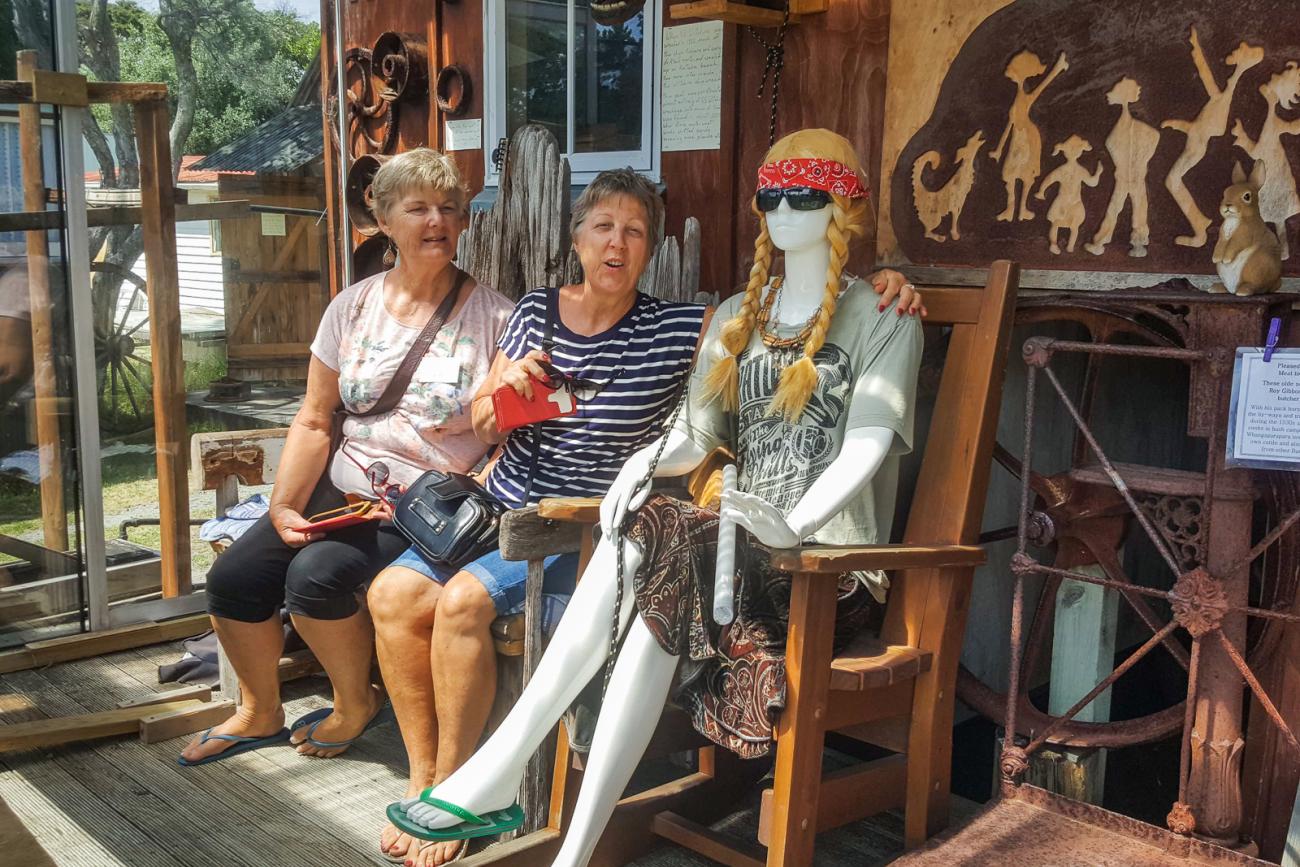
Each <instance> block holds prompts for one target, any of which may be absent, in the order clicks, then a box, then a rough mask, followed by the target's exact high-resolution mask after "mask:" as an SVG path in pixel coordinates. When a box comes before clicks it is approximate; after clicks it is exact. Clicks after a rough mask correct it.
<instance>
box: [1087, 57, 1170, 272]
mask: <svg viewBox="0 0 1300 867" xmlns="http://www.w3.org/2000/svg"><path fill="white" fill-rule="evenodd" d="M1141 97H1142V88H1141V87H1139V86H1138V83H1137V82H1136V81H1134V80H1133V79H1131V78H1121V79H1120V80H1119V82H1118V83H1117V84H1116V85H1115V86H1114V87H1112V88H1111V89H1110V92H1109V93H1107V94H1106V101H1107V102H1108V103H1110V104H1111V105H1118V106H1119V120H1117V121H1115V126H1114V127H1112V128H1111V131H1110V134H1109V135H1108V136H1106V152H1107V153H1109V154H1110V161H1111V162H1112V163H1113V164H1114V166H1115V188H1114V190H1112V191H1111V194H1110V204H1108V205H1107V206H1106V216H1105V217H1104V218H1103V219H1102V221H1101V226H1100V227H1099V228H1098V229H1097V234H1095V235H1093V237H1092V241H1091V242H1089V243H1087V244H1084V245H1083V248H1084V249H1085V250H1087V251H1088V252H1089V253H1092V254H1093V255H1095V256H1100V255H1101V254H1102V253H1103V252H1105V250H1106V245H1107V244H1109V243H1110V241H1111V238H1112V237H1113V236H1114V234H1115V223H1116V222H1117V221H1118V220H1119V215H1120V213H1121V212H1122V211H1123V210H1124V204H1125V203H1126V202H1130V201H1131V202H1132V203H1133V207H1132V212H1131V214H1130V217H1131V219H1130V222H1131V224H1132V228H1131V231H1130V232H1129V249H1128V254H1129V255H1130V256H1134V257H1137V258H1140V257H1142V256H1145V255H1146V254H1147V243H1148V242H1149V241H1150V239H1151V228H1150V226H1148V225H1147V166H1148V164H1149V163H1150V162H1151V157H1152V156H1154V155H1155V152H1156V148H1157V147H1158V146H1159V145H1160V131H1159V130H1158V129H1156V128H1155V127H1153V126H1151V124H1149V123H1144V122H1142V121H1140V120H1138V119H1137V118H1135V117H1133V115H1132V114H1131V113H1130V112H1129V106H1130V105H1132V104H1133V103H1135V102H1137V101H1138V100H1139V99H1140V98H1141Z"/></svg>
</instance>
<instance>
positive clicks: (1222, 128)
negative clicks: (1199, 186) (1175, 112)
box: [1160, 27, 1264, 247]
mask: <svg viewBox="0 0 1300 867" xmlns="http://www.w3.org/2000/svg"><path fill="white" fill-rule="evenodd" d="M1190 42H1191V46H1192V62H1193V63H1195V64H1196V72H1197V74H1198V75H1199V76H1200V78H1201V85H1202V86H1203V87H1204V88H1205V95H1206V96H1207V97H1209V98H1208V99H1207V100H1206V102H1205V105H1204V106H1203V107H1202V108H1201V112H1200V114H1198V115H1197V116H1196V118H1195V119H1194V120H1190V121H1188V120H1178V119H1177V118H1173V119H1170V120H1166V121H1165V122H1163V123H1162V124H1160V126H1161V127H1163V128H1165V129H1174V130H1178V131H1179V132H1181V133H1184V134H1185V135H1186V136H1187V143H1186V144H1185V145H1184V146H1183V152H1182V153H1181V154H1179V155H1178V159H1177V160H1175V161H1174V164H1173V166H1172V167H1171V168H1170V169H1169V174H1168V176H1166V177H1165V188H1166V189H1168V190H1169V192H1170V194H1171V195H1172V196H1173V197H1174V201H1176V202H1178V207H1179V208H1181V209H1182V212H1183V216H1185V217H1186V218H1187V222H1188V223H1189V224H1190V225H1191V227H1192V234H1190V235H1179V236H1178V237H1177V238H1175V239H1174V242H1175V243H1177V244H1179V245H1180V246H1183V247H1202V246H1204V245H1205V239H1206V234H1205V230H1206V229H1208V228H1209V227H1210V218H1209V217H1207V216H1205V214H1203V213H1201V209H1200V208H1198V207H1197V206H1196V200H1195V199H1193V198H1192V194H1191V191H1190V190H1188V189H1187V185H1186V184H1184V183H1183V176H1184V175H1186V174H1187V173H1188V172H1189V171H1191V170H1192V168H1193V167H1195V166H1196V164H1197V163H1199V162H1200V161H1201V160H1202V159H1203V158H1204V157H1205V150H1206V148H1207V147H1208V146H1209V143H1210V139H1213V138H1218V137H1219V136H1221V135H1223V134H1225V133H1226V132H1227V131H1228V109H1229V108H1230V107H1231V105H1232V94H1233V93H1234V92H1235V91H1236V89H1237V82H1238V81H1240V80H1241V76H1242V75H1244V74H1245V73H1246V70H1248V69H1250V68H1252V67H1254V66H1255V65H1256V64H1258V63H1259V62H1260V61H1261V60H1263V59H1264V49H1263V48H1260V47H1259V46H1257V45H1247V44H1246V43H1245V42H1243V43H1241V44H1240V45H1238V46H1237V47H1236V48H1235V49H1234V50H1233V52H1232V53H1231V54H1229V55H1228V56H1227V57H1226V58H1225V59H1224V62H1225V63H1227V64H1228V65H1229V66H1231V67H1232V75H1230V76H1228V85H1227V87H1224V88H1223V89H1222V90H1220V89H1219V84H1218V82H1216V81H1215V80H1214V73H1213V72H1211V71H1210V65H1209V64H1208V63H1206V61H1205V52H1203V51H1202V50H1201V41H1200V38H1199V37H1198V36H1197V35H1196V28H1195V27H1193V28H1192V35H1191V38H1190Z"/></svg>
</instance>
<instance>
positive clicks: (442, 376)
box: [415, 356, 460, 385]
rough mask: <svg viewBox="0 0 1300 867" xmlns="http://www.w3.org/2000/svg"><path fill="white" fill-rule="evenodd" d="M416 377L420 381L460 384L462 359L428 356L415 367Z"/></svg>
mask: <svg viewBox="0 0 1300 867" xmlns="http://www.w3.org/2000/svg"><path fill="white" fill-rule="evenodd" d="M415 379H416V380H418V381H419V382H431V383H445V384H446V385H459V384H460V359H459V358H446V357H445V356H444V357H432V356H428V357H426V358H425V359H424V360H423V361H421V362H420V366H419V367H417V368H416V369H415Z"/></svg>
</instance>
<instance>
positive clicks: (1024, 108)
mask: <svg viewBox="0 0 1300 867" xmlns="http://www.w3.org/2000/svg"><path fill="white" fill-rule="evenodd" d="M1069 68H1070V64H1069V63H1067V62H1066V60H1065V55H1064V54H1062V55H1061V56H1060V57H1058V58H1056V65H1055V66H1053V67H1052V71H1051V72H1050V73H1049V74H1048V76H1047V78H1046V79H1044V80H1043V83H1042V84H1040V85H1038V87H1037V88H1034V89H1032V90H1031V89H1029V88H1027V87H1026V86H1025V82H1027V81H1028V80H1029V79H1031V78H1036V77H1038V76H1040V75H1042V74H1043V73H1044V72H1045V71H1046V69H1047V67H1045V66H1043V61H1041V60H1039V59H1038V55H1037V54H1034V53H1033V52H1032V51H1022V52H1020V53H1019V54H1017V55H1016V56H1015V57H1013V58H1011V62H1010V63H1008V64H1007V69H1006V76H1007V78H1009V79H1011V80H1012V81H1014V82H1015V83H1016V98H1015V101H1014V102H1012V103H1011V111H1010V112H1009V114H1008V117H1007V126H1006V129H1004V130H1003V131H1002V137H1001V138H999V139H998V146H997V147H996V148H994V149H993V151H992V152H991V153H990V154H989V156H990V157H991V158H992V159H993V160H994V161H995V162H996V161H1001V160H1002V155H1003V153H1005V154H1006V157H1007V158H1006V161H1005V162H1003V163H1002V181H1003V183H1005V184H1006V187H1007V207H1006V210H1004V211H1003V212H1002V213H1000V214H998V219H999V220H1001V221H1002V222H1010V221H1012V220H1015V219H1021V220H1032V219H1033V218H1034V212H1033V211H1031V210H1029V191H1030V190H1031V189H1032V188H1033V186H1034V181H1036V180H1038V175H1039V174H1040V173H1041V172H1042V162H1041V161H1042V151H1043V137H1042V135H1041V134H1040V133H1039V132H1038V126H1037V125H1036V124H1035V123H1034V121H1033V118H1031V117H1030V116H1029V111H1030V109H1032V108H1033V107H1034V103H1035V102H1036V101H1037V100H1038V97H1040V96H1042V94H1043V91H1044V90H1046V89H1047V86H1048V85H1049V84H1051V83H1052V81H1053V80H1055V78H1056V76H1058V75H1060V74H1061V73H1062V72H1064V71H1065V70H1067V69H1069ZM1017 183H1019V184H1020V185H1021V188H1020V191H1019V211H1017V201H1016V196H1017V193H1016V184H1017Z"/></svg>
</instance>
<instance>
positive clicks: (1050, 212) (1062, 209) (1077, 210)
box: [1035, 135, 1102, 254]
mask: <svg viewBox="0 0 1300 867" xmlns="http://www.w3.org/2000/svg"><path fill="white" fill-rule="evenodd" d="M1090 150H1092V145H1090V144H1088V142H1087V141H1085V140H1084V139H1082V138H1080V137H1079V136H1077V135H1072V136H1070V137H1069V138H1067V139H1066V140H1065V141H1063V142H1061V143H1060V144H1058V145H1057V146H1056V147H1055V148H1053V149H1052V155H1053V156H1056V155H1064V157H1065V162H1063V163H1061V165H1059V166H1057V167H1056V168H1054V169H1052V171H1050V172H1048V174H1047V177H1045V178H1043V184H1042V186H1040V187H1039V188H1038V193H1037V194H1036V195H1035V198H1037V199H1039V200H1042V199H1044V198H1046V196H1047V191H1048V190H1049V189H1051V188H1052V187H1053V186H1055V187H1057V191H1056V198H1055V199H1053V200H1052V205H1051V207H1049V208H1048V209H1047V219H1048V222H1050V223H1051V226H1050V228H1048V230H1047V241H1048V244H1049V245H1050V249H1051V251H1052V253H1053V254H1059V253H1060V252H1061V246H1060V242H1059V238H1060V232H1061V230H1062V229H1067V230H1068V231H1069V233H1070V239H1069V241H1068V243H1067V244H1066V247H1065V249H1066V252H1069V253H1073V252H1074V244H1075V242H1076V241H1077V240H1078V238H1079V227H1080V226H1082V225H1083V221H1084V219H1085V218H1086V217H1087V210H1086V209H1085V207H1084V204H1083V187H1084V185H1085V184H1086V185H1087V186H1090V187H1095V186H1097V184H1098V182H1100V181H1101V171H1102V166H1101V164H1100V162H1099V163H1098V164H1097V170H1096V171H1095V172H1091V173H1090V172H1089V171H1088V170H1087V169H1085V168H1084V167H1083V166H1081V165H1080V164H1079V157H1081V156H1083V155H1084V154H1085V153H1087V152H1088V151H1090Z"/></svg>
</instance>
